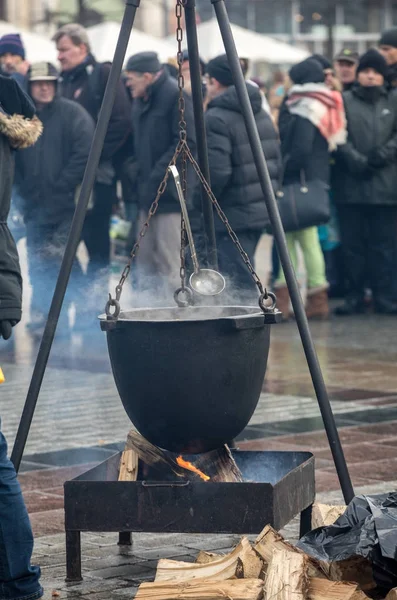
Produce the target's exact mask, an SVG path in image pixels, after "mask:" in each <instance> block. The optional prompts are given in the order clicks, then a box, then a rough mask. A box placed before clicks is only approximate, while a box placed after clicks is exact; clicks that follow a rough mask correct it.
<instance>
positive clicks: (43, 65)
mask: <svg viewBox="0 0 397 600" xmlns="http://www.w3.org/2000/svg"><path fill="white" fill-rule="evenodd" d="M58 77H59V74H58V71H57V70H56V68H55V67H54V65H52V64H51V63H48V62H37V63H33V64H32V65H31V67H30V69H29V73H28V80H29V82H32V81H57V80H58Z"/></svg>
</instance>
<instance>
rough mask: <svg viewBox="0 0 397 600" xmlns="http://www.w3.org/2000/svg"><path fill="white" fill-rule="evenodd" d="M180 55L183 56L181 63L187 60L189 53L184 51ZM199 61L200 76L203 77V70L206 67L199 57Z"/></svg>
mask: <svg viewBox="0 0 397 600" xmlns="http://www.w3.org/2000/svg"><path fill="white" fill-rule="evenodd" d="M182 55H183V62H185V61H187V60H189V52H188V50H184V51H183V52H182ZM199 61H200V68H201V75H204V73H205V70H206V68H207V65H206V64H205V62H204V61H203V59H202V58H201V56H199Z"/></svg>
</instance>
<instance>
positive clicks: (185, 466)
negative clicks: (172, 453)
mask: <svg viewBox="0 0 397 600" xmlns="http://www.w3.org/2000/svg"><path fill="white" fill-rule="evenodd" d="M176 462H177V463H178V465H179V466H180V467H182V468H183V469H187V470H188V471H193V473H196V475H199V476H200V477H201V479H204V481H209V480H210V479H211V477H209V476H208V475H206V474H205V473H203V472H202V471H200V469H198V468H197V467H195V466H194V465H192V463H190V462H188V461H186V460H184V459H183V456H178V458H177V459H176Z"/></svg>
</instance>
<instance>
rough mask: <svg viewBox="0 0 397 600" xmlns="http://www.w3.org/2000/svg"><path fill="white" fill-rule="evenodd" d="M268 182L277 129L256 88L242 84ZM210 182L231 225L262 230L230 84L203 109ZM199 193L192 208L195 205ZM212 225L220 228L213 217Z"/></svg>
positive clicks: (275, 160) (275, 166)
mask: <svg viewBox="0 0 397 600" xmlns="http://www.w3.org/2000/svg"><path fill="white" fill-rule="evenodd" d="M247 90H248V93H249V97H250V101H251V106H252V109H253V111H254V115H255V121H256V125H257V128H258V133H259V137H260V139H261V142H262V148H263V151H264V153H265V157H266V160H267V166H268V168H269V174H270V178H271V180H272V184H273V188H274V189H275V190H276V189H277V188H278V184H279V178H280V167H281V155H280V144H279V140H278V135H277V133H276V130H275V128H274V125H273V123H272V120H271V118H270V117H269V115H268V114H267V113H266V112H265V111H264V110H263V108H262V96H261V94H260V92H259V89H258V88H256V87H254V86H253V85H251V84H247ZM205 124H206V130H207V143H208V158H209V165H210V176H211V188H212V191H213V192H214V195H215V197H216V198H217V200H218V202H219V204H220V206H221V208H222V210H223V211H224V212H225V214H226V216H227V218H228V220H229V222H230V224H231V226H232V228H233V229H234V230H235V231H239V230H240V231H242V230H262V229H264V228H265V227H266V226H267V225H268V223H269V219H268V215H267V210H266V204H265V199H264V196H263V192H262V188H261V184H260V182H259V177H258V173H257V170H256V166H255V162H254V157H253V154H252V151H251V147H250V144H249V139H248V134H247V131H246V127H245V122H244V118H243V115H242V113H241V107H240V103H239V101H238V97H237V92H236V88H235V87H234V86H231V87H229V88H228V89H227V90H226V91H225V92H224V93H223V94H221V95H219V96H217V97H216V98H214V100H212V101H211V102H210V103H209V105H208V110H207V112H206V115H205ZM199 203H200V194H198V193H197V194H196V195H195V208H197V209H200V204H199ZM215 226H216V229H217V231H222V232H226V229H225V227H224V225H223V224H222V222H221V221H220V220H219V219H218V218H216V219H215Z"/></svg>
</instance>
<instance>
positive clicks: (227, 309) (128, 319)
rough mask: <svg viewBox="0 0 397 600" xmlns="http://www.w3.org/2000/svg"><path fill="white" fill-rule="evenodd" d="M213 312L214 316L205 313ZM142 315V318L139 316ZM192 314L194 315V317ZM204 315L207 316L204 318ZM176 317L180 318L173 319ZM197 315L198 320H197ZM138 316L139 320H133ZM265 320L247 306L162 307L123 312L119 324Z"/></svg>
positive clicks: (101, 319)
mask: <svg viewBox="0 0 397 600" xmlns="http://www.w3.org/2000/svg"><path fill="white" fill-rule="evenodd" d="M187 311H189V312H190V316H189V318H187V319H186V318H185V319H184V318H182V315H183V314H185V315H186V313H187ZM209 311H213V312H214V314H207V315H205V312H209ZM162 312H165V313H168V314H169V316H168V317H166V316H165V315H164V316H161V313H162ZM141 313H143V314H142V316H141V317H139V315H140V314H141ZM192 313H194V315H193V316H192ZM203 313H204V315H205V316H203ZM227 313H229V314H227ZM151 315H157V318H150V316H151ZM172 315H176V316H177V317H179V316H180V318H172ZM195 315H196V318H195ZM134 316H136V317H137V318H133V317H134ZM258 318H260V319H261V320H262V321H263V320H264V314H263V312H262V311H261V310H260V308H259V307H256V306H245V305H220V306H190V307H187V308H179V307H177V306H162V307H148V308H146V307H145V308H142V307H141V308H131V309H126V310H122V311H121V312H120V316H119V317H118V319H117V322H120V323H192V322H193V323H194V322H196V323H197V322H198V323H202V322H206V321H224V320H227V321H230V320H232V321H233V320H238V319H252V320H255V319H258ZM98 319H99V320H100V321H101V322H106V321H108V319H107V317H106V315H105V314H101V315H99V317H98Z"/></svg>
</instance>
